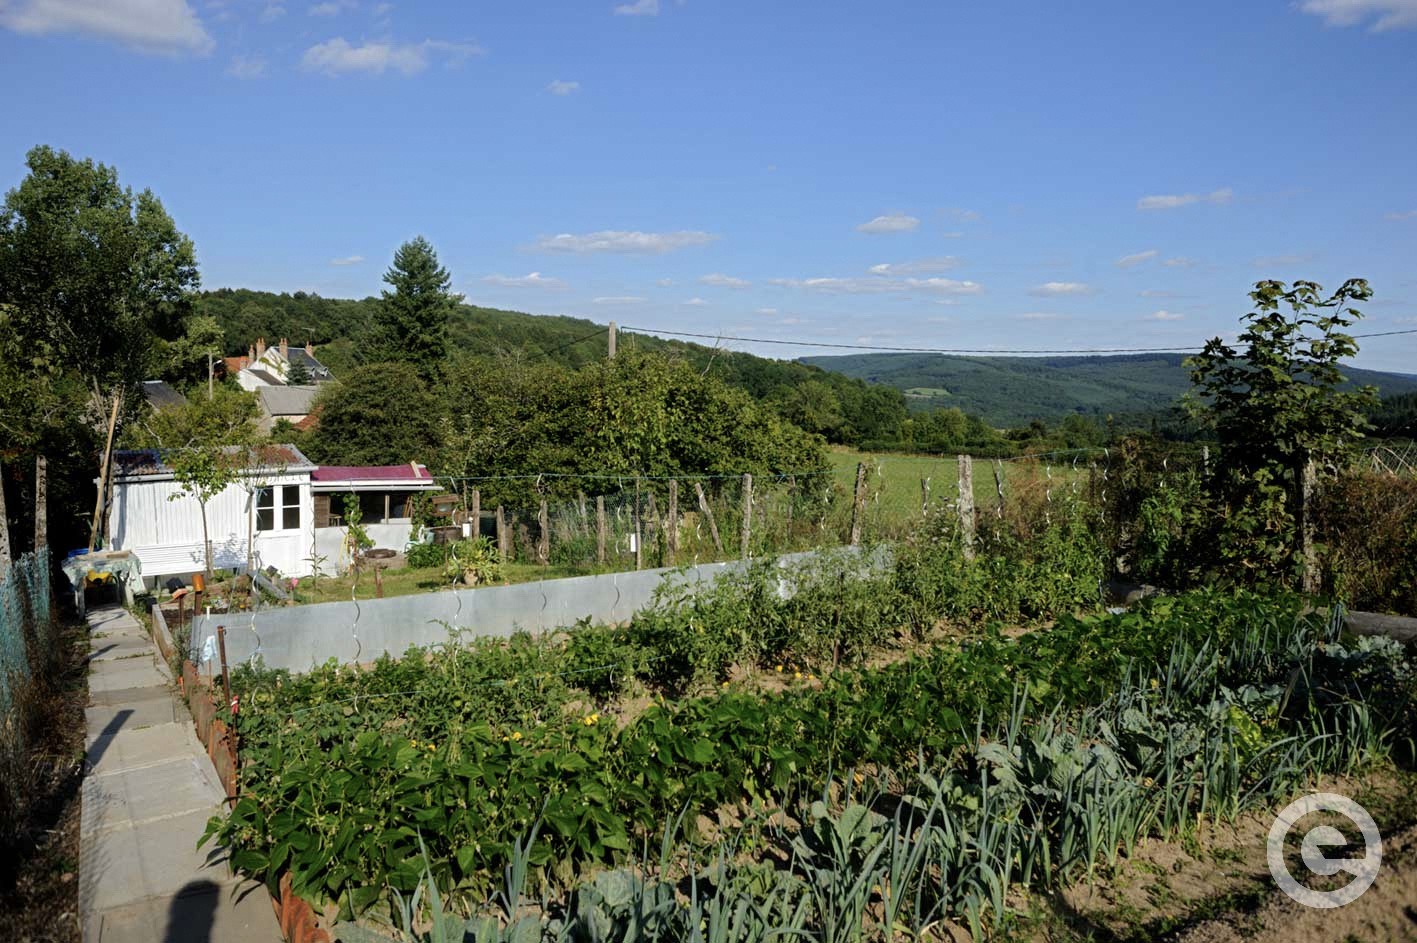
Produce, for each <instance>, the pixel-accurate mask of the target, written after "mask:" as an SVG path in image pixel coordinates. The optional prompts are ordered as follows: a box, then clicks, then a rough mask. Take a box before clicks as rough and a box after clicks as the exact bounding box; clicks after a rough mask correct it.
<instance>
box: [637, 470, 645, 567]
mask: <svg viewBox="0 0 1417 943" xmlns="http://www.w3.org/2000/svg"><path fill="white" fill-rule="evenodd" d="M644 542H645V540H644V534H643V532H642V531H641V529H640V476H639V475H636V476H635V569H637V570H639V569H642V568H643V567H644V565H645V554H644Z"/></svg>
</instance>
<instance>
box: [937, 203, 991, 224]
mask: <svg viewBox="0 0 1417 943" xmlns="http://www.w3.org/2000/svg"><path fill="white" fill-rule="evenodd" d="M945 212H946V213H948V214H949V215H950V216H951V217H953V218H954V219H957V220H959V221H960V222H961V223H977V222H979V221H980V220H981V219H983V218H984V215H983V214H982V213H980V212H979V211H977V210H967V209H965V208H964V207H961V206H952V207H950V208H949V209H947V210H945Z"/></svg>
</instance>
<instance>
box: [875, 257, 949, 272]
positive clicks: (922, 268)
mask: <svg viewBox="0 0 1417 943" xmlns="http://www.w3.org/2000/svg"><path fill="white" fill-rule="evenodd" d="M959 264H960V263H959V259H957V258H955V257H954V256H952V255H940V256H936V257H934V258H932V259H916V260H915V261H913V262H882V263H881V264H880V265H873V266H871V268H870V272H871V274H872V275H933V274H935V273H936V272H948V271H949V270H950V269H953V268H959Z"/></svg>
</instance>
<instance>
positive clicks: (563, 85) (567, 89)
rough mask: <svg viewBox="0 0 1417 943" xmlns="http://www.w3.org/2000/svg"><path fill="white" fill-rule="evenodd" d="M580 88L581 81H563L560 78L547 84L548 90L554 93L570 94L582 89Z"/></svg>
mask: <svg viewBox="0 0 1417 943" xmlns="http://www.w3.org/2000/svg"><path fill="white" fill-rule="evenodd" d="M580 89H581V83H580V82H563V81H561V80H560V79H556V80H555V81H554V82H549V83H547V85H546V90H547V91H548V92H550V93H551V94H552V95H570V94H571V93H572V92H578V91H580Z"/></svg>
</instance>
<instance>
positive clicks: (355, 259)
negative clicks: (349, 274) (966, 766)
mask: <svg viewBox="0 0 1417 943" xmlns="http://www.w3.org/2000/svg"><path fill="white" fill-rule="evenodd" d="M363 261H364V256H362V255H347V256H345V257H344V258H340V259H330V264H331V265H358V264H359V263H360V262H363Z"/></svg>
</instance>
